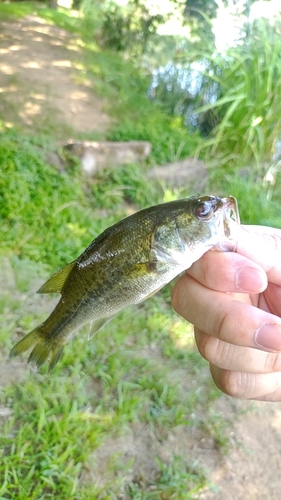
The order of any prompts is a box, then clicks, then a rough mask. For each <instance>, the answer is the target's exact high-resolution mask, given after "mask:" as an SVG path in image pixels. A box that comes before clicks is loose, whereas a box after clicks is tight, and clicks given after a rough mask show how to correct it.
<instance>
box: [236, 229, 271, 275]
mask: <svg viewBox="0 0 281 500" xmlns="http://www.w3.org/2000/svg"><path fill="white" fill-rule="evenodd" d="M237 240H238V245H237V250H236V252H237V253H238V254H240V255H244V256H245V257H247V258H248V259H250V260H252V261H254V262H256V263H257V264H259V265H260V266H261V267H262V268H263V269H264V271H265V272H266V273H267V276H268V281H270V282H271V283H276V284H277V285H281V230H280V229H275V228H272V227H267V226H245V225H241V226H239V229H238V234H237Z"/></svg>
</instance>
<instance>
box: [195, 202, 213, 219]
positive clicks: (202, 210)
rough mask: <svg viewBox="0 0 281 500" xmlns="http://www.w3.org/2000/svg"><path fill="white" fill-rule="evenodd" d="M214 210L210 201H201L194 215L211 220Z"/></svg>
mask: <svg viewBox="0 0 281 500" xmlns="http://www.w3.org/2000/svg"><path fill="white" fill-rule="evenodd" d="M213 212H214V207H213V204H212V203H211V202H210V201H201V202H199V203H198V204H197V205H196V206H195V208H194V215H195V216H196V217H197V218H198V219H203V220H204V219H205V220H209V219H210V218H211V217H212V215H213Z"/></svg>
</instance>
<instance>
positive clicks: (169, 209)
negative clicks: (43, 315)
mask: <svg viewBox="0 0 281 500" xmlns="http://www.w3.org/2000/svg"><path fill="white" fill-rule="evenodd" d="M237 223H239V214H238V208H237V202H236V200H235V198H233V197H232V196H229V197H228V198H218V197H216V196H203V197H200V198H187V199H183V200H177V201H172V202H169V203H164V204H160V205H156V206H153V207H150V208H146V209H144V210H141V211H140V212H137V213H135V214H133V215H131V216H129V217H126V218H125V219H123V220H121V221H120V222H117V224H114V225H113V226H111V227H109V228H107V229H106V230H105V231H104V232H103V233H102V234H100V235H99V236H98V237H97V238H96V239H95V240H94V241H93V242H92V243H91V244H90V245H89V246H88V248H86V250H85V251H84V252H83V253H82V254H81V255H80V256H79V257H78V258H77V259H76V260H74V261H73V262H71V263H70V264H68V265H67V266H65V267H64V268H62V269H61V270H60V271H58V272H57V273H55V274H54V275H53V276H52V277H51V278H50V279H49V280H48V281H46V283H45V284H44V285H43V286H42V287H41V288H40V289H39V291H38V293H60V294H61V299H60V301H59V302H58V304H57V305H56V307H55V308H54V310H53V311H52V313H51V314H50V316H49V317H48V318H47V319H46V321H44V322H43V323H42V324H41V325H39V326H38V327H37V328H35V329H34V330H32V331H31V332H30V333H29V334H28V335H26V336H25V337H24V338H23V339H22V340H20V341H19V342H18V343H17V344H16V345H15V346H14V347H13V349H12V350H11V352H10V357H14V356H17V355H19V354H20V353H22V352H25V351H27V350H28V349H29V348H31V347H33V350H32V351H31V354H30V355H29V358H28V362H33V363H35V365H36V366H37V367H38V368H39V367H40V366H41V365H42V364H43V363H44V362H45V361H46V360H49V371H50V370H51V369H52V368H53V367H54V366H55V364H56V363H57V361H58V360H59V358H60V356H61V354H62V351H63V348H64V346H65V344H66V343H67V341H68V340H69V338H70V337H71V336H72V334H73V332H74V331H75V330H77V329H78V328H80V327H81V326H82V325H85V324H86V323H89V322H92V326H91V332H92V334H93V333H95V332H96V331H98V330H99V329H100V328H101V327H102V326H104V325H105V324H106V323H107V322H108V321H109V320H110V319H111V318H112V317H113V316H114V315H115V314H116V313H117V312H118V311H120V310H121V309H123V308H124V307H126V306H128V305H131V304H138V303H139V302H142V301H143V300H145V299H147V298H148V297H149V296H151V295H153V294H154V293H156V292H157V291H158V290H160V289H161V288H162V287H163V286H164V285H166V284H167V283H168V282H169V281H171V280H172V279H173V278H175V277H176V276H177V275H178V274H180V273H182V272H183V271H184V270H186V269H188V268H189V267H190V266H191V265H192V264H193V263H194V262H195V261H196V260H198V259H199V258H200V257H201V256H202V255H203V254H204V253H205V252H207V250H209V249H211V248H217V249H219V250H222V251H228V250H230V251H231V250H232V251H233V250H235V245H236V241H235V230H234V229H235V225H236V224H237Z"/></svg>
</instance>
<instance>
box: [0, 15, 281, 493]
mask: <svg viewBox="0 0 281 500" xmlns="http://www.w3.org/2000/svg"><path fill="white" fill-rule="evenodd" d="M0 54H1V66H2V71H1V73H0V91H1V93H2V96H1V100H0V114H1V116H2V120H3V122H4V123H6V124H7V125H9V124H10V125H11V126H12V125H25V126H26V127H36V126H38V124H39V126H40V125H42V124H43V125H44V123H45V124H46V123H47V124H48V125H50V126H51V125H52V124H57V123H58V122H59V123H61V124H62V128H63V127H65V130H67V126H68V125H69V124H70V125H71V127H72V128H73V129H74V130H76V131H77V132H87V133H93V134H94V133H97V132H98V133H100V134H101V136H102V135H103V134H104V133H105V131H106V130H107V128H108V127H109V125H110V120H109V118H108V116H106V114H105V113H104V111H103V108H104V105H103V102H102V101H101V99H100V98H99V97H97V96H96V95H95V94H94V93H93V91H92V89H91V86H90V82H87V81H86V80H84V81H83V83H82V82H81V80H80V82H79V81H78V79H79V78H80V77H79V74H80V73H79V71H78V69H75V61H76V60H77V46H76V45H74V44H73V43H72V37H71V35H70V34H69V33H67V32H65V31H64V30H61V29H58V28H56V27H53V26H50V25H48V24H46V23H45V22H44V21H42V19H39V18H36V17H32V16H29V17H26V18H25V19H23V20H20V21H17V22H9V23H3V22H2V23H0ZM65 138H67V136H66V137H65ZM14 286H15V285H14ZM48 307H49V305H48ZM206 369H207V368H206ZM25 373H26V366H25V365H24V369H23V368H22V364H21V362H20V361H17V360H15V361H12V362H11V363H9V364H7V363H6V361H2V362H1V363H0V380H1V385H2V386H3V385H4V384H8V383H10V382H12V381H16V380H22V379H23V378H24V377H25ZM214 407H215V411H216V412H218V413H219V414H220V415H222V416H223V417H225V420H226V422H228V424H227V429H228V434H229V442H230V449H229V451H228V453H223V452H222V451H221V450H220V449H219V448H218V447H217V445H216V442H215V440H214V439H213V438H211V437H208V436H207V435H206V434H204V432H203V431H199V430H198V429H197V428H196V426H194V429H193V430H192V429H191V430H190V429H189V428H188V429H187V428H186V427H182V426H180V427H177V428H174V429H173V430H172V431H169V432H168V433H167V435H166V437H165V439H163V436H162V439H158V438H157V436H156V435H153V434H151V431H150V429H149V428H148V427H143V428H142V427H138V426H135V427H132V429H131V435H130V436H128V435H126V436H125V437H122V436H121V437H116V438H112V437H110V438H109V439H108V440H107V441H106V442H105V443H104V444H103V445H102V447H100V448H99V450H98V451H97V453H96V454H95V456H93V469H92V470H91V471H90V472H89V473H88V474H87V475H85V478H84V480H85V481H91V480H93V479H94V480H95V481H96V482H98V483H100V484H103V483H104V482H105V481H106V480H108V477H106V474H105V470H106V464H107V463H108V461H109V460H110V458H111V457H112V455H113V454H114V453H117V454H118V455H119V457H120V456H121V457H124V460H125V461H126V462H127V461H128V460H129V459H130V458H132V457H134V459H135V466H134V470H135V471H136V469H137V470H138V473H139V478H140V479H139V480H140V481H146V480H147V479H148V478H149V475H150V474H152V473H153V469H152V468H151V460H152V457H153V456H155V455H158V456H159V457H160V458H162V460H163V461H167V460H169V458H170V457H171V456H172V455H173V454H179V455H181V454H186V455H187V456H188V457H190V458H191V460H194V462H195V463H197V464H198V465H199V466H201V467H202V468H203V469H204V470H206V471H208V473H209V477H210V480H211V482H212V484H213V487H212V488H207V489H206V490H205V491H203V492H200V493H199V494H198V497H197V498H198V499H200V500H263V499H264V500H277V499H279V498H281V494H280V490H281V475H280V469H281V458H280V451H281V406H280V404H271V403H252V402H249V401H238V400H233V399H231V398H229V397H227V396H222V397H221V398H220V399H219V400H217V402H215V403H214ZM0 413H1V408H0ZM128 474H129V475H130V474H131V472H128ZM134 474H135V472H134ZM127 479H130V478H129V477H128V478H127Z"/></svg>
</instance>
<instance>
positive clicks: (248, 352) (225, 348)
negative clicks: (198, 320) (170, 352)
mask: <svg viewBox="0 0 281 500" xmlns="http://www.w3.org/2000/svg"><path fill="white" fill-rule="evenodd" d="M194 333H195V340H196V344H197V347H198V350H199V352H200V354H201V355H202V356H203V358H205V359H206V360H207V361H208V362H209V363H211V364H212V365H214V366H217V367H218V368H222V369H224V370H231V371H237V372H246V373H272V372H279V371H280V372H281V354H280V353H271V352H265V351H262V350H258V349H251V348H249V347H241V346H236V345H233V344H229V343H227V342H223V341H222V340H219V339H217V338H216V337H212V336H211V335H208V334H207V333H205V332H202V331H201V330H199V329H198V328H195V329H194Z"/></svg>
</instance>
